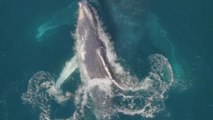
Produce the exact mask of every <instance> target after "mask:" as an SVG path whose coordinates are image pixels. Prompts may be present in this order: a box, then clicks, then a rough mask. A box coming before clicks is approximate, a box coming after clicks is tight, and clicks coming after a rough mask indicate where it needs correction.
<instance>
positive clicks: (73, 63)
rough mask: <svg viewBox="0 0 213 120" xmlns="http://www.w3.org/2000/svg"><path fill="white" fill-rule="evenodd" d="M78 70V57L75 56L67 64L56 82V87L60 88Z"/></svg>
mask: <svg viewBox="0 0 213 120" xmlns="http://www.w3.org/2000/svg"><path fill="white" fill-rule="evenodd" d="M77 68H78V63H77V56H73V57H72V58H71V59H70V60H69V61H68V62H66V64H65V66H64V68H63V70H62V72H61V74H60V76H59V78H58V79H57V81H56V87H57V88H60V87H61V85H62V84H63V83H64V82H65V81H66V80H67V78H68V77H69V76H71V75H72V73H73V72H74V71H75V70H76V69H77Z"/></svg>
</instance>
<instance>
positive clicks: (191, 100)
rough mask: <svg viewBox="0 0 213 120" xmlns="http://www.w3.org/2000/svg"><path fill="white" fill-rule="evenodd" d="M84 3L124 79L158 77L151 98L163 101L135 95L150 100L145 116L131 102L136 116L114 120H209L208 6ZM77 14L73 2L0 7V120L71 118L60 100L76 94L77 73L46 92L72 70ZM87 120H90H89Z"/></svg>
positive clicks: (124, 0)
mask: <svg viewBox="0 0 213 120" xmlns="http://www.w3.org/2000/svg"><path fill="white" fill-rule="evenodd" d="M89 4H91V6H93V7H94V9H96V11H97V13H96V14H97V15H96V16H97V17H98V18H99V20H100V22H101V23H102V28H103V29H104V31H105V33H107V35H108V37H109V40H110V41H111V42H112V43H113V46H114V49H115V50H114V52H115V53H116V54H117V56H118V61H119V63H120V64H121V65H122V66H124V68H125V70H126V71H129V74H130V75H132V76H137V78H139V79H140V80H142V81H145V80H146V79H145V78H147V76H148V74H150V72H149V71H150V70H151V71H152V72H156V74H158V72H159V71H160V73H159V75H162V74H163V75H162V76H165V78H162V79H160V80H161V81H160V83H161V82H162V83H163V85H165V86H163V87H159V86H158V85H159V84H157V83H156V85H157V86H158V87H156V89H154V90H155V91H154V92H153V94H155V93H156V94H162V95H163V97H159V99H158V97H156V98H153V99H152V100H150V96H151V97H152V95H153V94H152V92H151V93H149V92H147V91H146V92H144V94H143V93H141V94H140V95H141V96H142V97H143V98H142V99H144V100H146V101H148V100H150V101H151V102H150V104H151V106H150V108H146V109H150V111H149V110H146V109H145V110H144V111H142V112H139V111H140V110H142V108H144V106H145V105H147V104H146V102H145V103H141V101H143V100H141V101H140V102H139V103H137V101H136V100H135V101H133V102H134V105H135V106H136V107H133V108H131V109H133V110H135V111H137V112H138V113H139V114H130V113H128V114H125V113H127V112H126V111H123V112H120V113H118V116H119V117H117V118H116V119H118V120H213V87H212V85H213V81H212V80H213V41H212V40H213V23H212V21H213V14H212V12H213V7H212V6H213V1H212V0H205V1H203V0H89ZM77 11H78V1H77V0H61V1H59V0H16V1H15V0H0V120H38V119H41V120H46V119H68V118H71V117H72V116H73V113H74V112H75V109H77V108H76V107H78V106H76V105H75V104H74V102H73V99H74V98H66V97H63V94H66V93H69V92H75V91H76V90H77V89H78V88H79V87H78V86H79V85H80V84H81V82H80V79H81V78H80V73H79V72H77V71H74V72H73V75H72V76H71V77H69V78H68V80H66V81H65V82H64V84H63V85H62V91H63V92H62V93H57V92H56V93H55V94H53V93H52V92H53V91H48V90H49V88H47V87H52V86H51V85H52V84H55V82H56V80H57V78H59V76H61V75H63V74H62V73H63V72H62V70H63V69H65V70H66V68H70V66H71V68H73V67H74V66H72V65H73V64H74V63H72V62H71V60H72V58H73V56H74V55H75V54H76V53H75V49H74V46H75V38H74V34H75V29H76V24H77ZM70 59H71V60H70ZM69 61H70V62H69ZM66 63H67V64H66ZM68 63H70V64H68ZM69 65H70V66H69ZM157 68H161V70H158V69H157ZM39 71H40V73H38V72H39ZM44 71H45V72H44ZM162 71H163V72H162ZM69 72H72V71H69ZM40 74H45V75H46V76H45V78H46V79H48V80H49V81H47V83H49V84H48V85H49V86H46V84H45V85H44V88H40V87H41V86H38V85H39V84H40V83H38V82H41V84H42V82H43V81H38V80H37V76H39V75H40ZM164 74H166V75H164ZM65 76H66V74H65ZM62 77H63V76H62ZM67 77H68V76H67ZM39 80H40V79H39ZM170 82H171V84H170ZM44 83H46V82H44ZM164 83H165V84H164ZM38 87H39V88H38ZM164 88H166V89H165V90H166V91H165V92H164ZM36 90H39V91H36ZM67 91H68V92H67ZM49 92H50V93H51V94H50V93H49ZM59 94H60V95H59ZM150 94H151V95H150ZM51 95H56V98H59V99H54V98H53V97H52V96H51ZM60 98H61V99H60ZM67 99H68V100H67ZM57 100H58V101H57ZM60 100H62V101H63V100H64V101H65V102H62V103H61V102H60ZM148 103H149V102H148ZM115 104H116V103H115ZM117 104H119V103H117ZM126 104H129V103H128V101H127V103H126ZM119 105H120V104H119ZM119 105H118V106H119ZM120 106H121V105H120ZM124 106H125V105H124ZM126 106H127V107H129V106H128V105H126ZM122 107H123V106H122ZM122 107H121V108H122ZM117 109H119V108H117ZM128 109H130V108H128ZM89 112H90V111H89V110H88V113H87V114H90V113H89ZM88 116H90V115H88ZM85 119H86V118H85ZM87 119H88V120H90V119H91V120H95V118H94V116H92V115H91V117H90V118H87ZM82 120H83V119H82Z"/></svg>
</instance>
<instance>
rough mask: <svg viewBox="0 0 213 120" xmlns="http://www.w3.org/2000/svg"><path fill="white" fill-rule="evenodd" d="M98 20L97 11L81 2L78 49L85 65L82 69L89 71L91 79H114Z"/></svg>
mask: <svg viewBox="0 0 213 120" xmlns="http://www.w3.org/2000/svg"><path fill="white" fill-rule="evenodd" d="M97 29H98V25H97V18H96V16H95V10H94V9H93V8H92V7H90V6H89V5H88V4H87V2H86V1H83V2H79V14H78V22H77V30H76V35H77V44H78V43H81V48H80V49H77V52H78V53H79V54H80V56H78V59H79V60H81V61H82V63H84V65H82V67H83V68H84V69H85V70H84V71H87V73H84V74H87V76H88V77H89V79H93V78H106V77H108V78H110V79H113V76H112V72H111V70H110V66H109V62H108V59H107V57H106V47H105V44H104V43H103V41H102V40H101V39H100V37H99V34H98V31H97Z"/></svg>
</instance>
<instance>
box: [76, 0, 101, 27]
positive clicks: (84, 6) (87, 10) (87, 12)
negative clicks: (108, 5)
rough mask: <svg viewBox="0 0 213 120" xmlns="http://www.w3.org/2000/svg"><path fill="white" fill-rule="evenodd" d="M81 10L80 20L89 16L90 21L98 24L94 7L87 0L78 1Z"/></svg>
mask: <svg viewBox="0 0 213 120" xmlns="http://www.w3.org/2000/svg"><path fill="white" fill-rule="evenodd" d="M78 5H79V12H78V20H83V19H84V18H88V19H89V21H90V22H91V23H92V24H93V25H96V23H97V22H96V17H95V11H94V9H93V8H92V7H91V6H90V5H89V4H88V2H87V1H85V0H84V1H82V2H78Z"/></svg>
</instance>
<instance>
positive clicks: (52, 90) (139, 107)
mask: <svg viewBox="0 0 213 120" xmlns="http://www.w3.org/2000/svg"><path fill="white" fill-rule="evenodd" d="M77 14H78V17H77V25H76V31H75V34H74V37H75V39H76V41H75V50H76V51H75V56H74V57H73V58H72V59H70V60H69V62H67V63H66V64H65V67H64V68H63V70H62V72H61V74H60V76H59V77H58V79H57V80H54V77H52V76H51V75H50V73H48V72H44V71H40V72H38V73H36V74H35V75H34V76H33V77H32V78H31V79H30V80H29V86H28V90H27V92H26V93H24V94H23V96H22V99H23V100H24V101H25V102H28V103H30V104H31V105H32V106H36V107H38V108H39V109H41V114H40V118H41V119H43V118H51V108H50V107H49V106H50V104H51V102H50V101H51V100H52V99H54V100H55V101H56V102H57V103H61V104H63V103H64V101H67V100H70V98H72V97H74V103H75V107H76V108H75V111H74V113H72V115H71V118H70V119H71V120H95V119H97V120H114V119H116V120H117V117H120V116H119V113H121V114H125V115H130V116H134V115H140V116H142V117H143V118H152V117H153V116H154V114H155V113H159V112H160V110H161V109H162V105H163V102H164V99H165V92H167V90H168V89H169V88H170V86H171V85H172V83H173V71H172V67H171V65H170V64H169V62H168V60H167V59H166V58H165V57H164V56H163V55H160V54H154V55H152V56H150V57H149V61H150V64H151V65H150V72H149V73H148V75H147V76H146V77H145V78H144V79H142V80H139V79H138V78H137V77H135V76H132V75H131V74H130V73H129V71H127V70H125V69H124V68H123V67H122V66H121V65H120V64H119V63H118V62H117V55H116V53H115V52H114V48H113V46H112V44H111V42H110V40H109V37H108V36H107V35H106V33H105V32H104V30H103V28H102V25H101V24H100V21H99V19H98V16H97V13H96V10H95V9H94V8H93V7H92V6H91V5H90V4H88V2H87V1H86V0H84V1H81V2H79V8H78V13H77ZM75 70H79V72H80V80H81V83H82V84H81V85H79V86H78V87H77V88H76V89H75V90H74V92H73V91H67V90H64V89H63V88H62V87H61V86H62V84H63V83H65V80H69V79H68V78H69V76H71V75H72V73H74V71H75ZM164 75H165V76H164ZM72 82H73V81H72ZM71 92H72V93H71ZM47 106H48V107H47ZM121 119H122V118H121Z"/></svg>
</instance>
